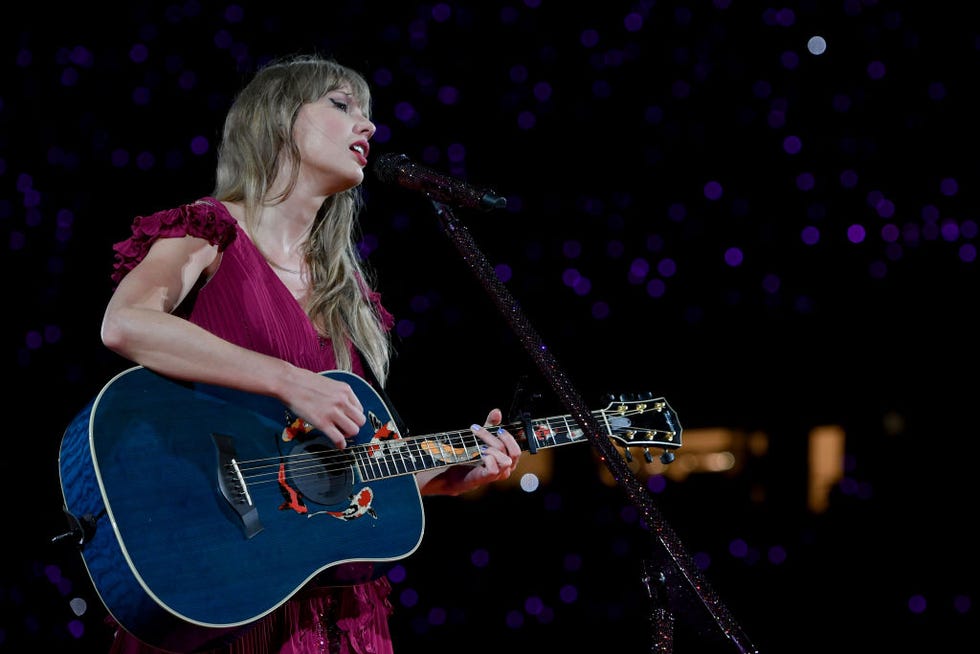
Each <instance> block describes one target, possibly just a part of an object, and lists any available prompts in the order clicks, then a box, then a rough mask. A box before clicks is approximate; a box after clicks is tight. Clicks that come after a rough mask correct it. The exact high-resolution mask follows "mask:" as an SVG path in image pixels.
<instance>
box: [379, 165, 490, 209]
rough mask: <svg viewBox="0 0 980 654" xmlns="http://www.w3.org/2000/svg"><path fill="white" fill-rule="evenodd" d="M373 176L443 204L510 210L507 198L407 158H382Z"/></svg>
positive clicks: (468, 207) (469, 207)
mask: <svg viewBox="0 0 980 654" xmlns="http://www.w3.org/2000/svg"><path fill="white" fill-rule="evenodd" d="M374 174H375V175H377V177H378V179H380V180H381V181H382V182H385V183H386V184H397V185H398V186H401V187H403V188H407V189H410V190H412V191H421V192H422V193H423V194H424V195H426V196H427V197H428V198H430V199H432V200H435V201H436V202H442V203H443V204H453V205H456V206H458V207H464V208H467V209H481V210H483V211H489V210H491V209H503V208H504V207H506V206H507V198H504V197H501V196H499V195H497V194H496V193H494V192H493V191H490V190H488V189H478V188H475V187H473V186H470V185H469V184H467V183H466V182H464V181H463V180H460V179H456V178H455V177H450V176H448V175H443V174H442V173H437V172H436V171H434V170H430V169H428V168H425V167H423V166H420V165H418V164H417V163H414V162H413V161H412V160H411V159H409V158H408V157H407V156H406V155H404V154H383V155H381V156H380V157H379V158H378V159H377V161H375V162H374Z"/></svg>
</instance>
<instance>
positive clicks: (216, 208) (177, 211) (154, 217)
mask: <svg viewBox="0 0 980 654" xmlns="http://www.w3.org/2000/svg"><path fill="white" fill-rule="evenodd" d="M235 226H236V223H235V219H234V218H233V217H232V216H231V214H229V213H228V211H227V210H226V209H225V207H224V205H223V204H221V203H220V202H219V201H218V200H216V199H214V198H211V197H207V198H202V199H200V200H198V201H196V202H192V203H189V204H184V205H181V206H179V207H175V208H173V209H165V210H163V211H158V212H157V213H154V214H150V215H148V216H137V217H136V218H135V219H134V220H133V224H132V235H131V236H130V237H129V238H128V239H126V240H124V241H119V242H118V243H116V244H114V245H113V246H112V249H113V251H114V252H115V263H114V264H113V271H112V281H113V283H114V284H118V283H119V282H120V281H122V278H123V277H125V276H126V274H127V273H129V271H130V270H132V269H133V268H135V267H136V265H137V264H138V263H139V262H140V261H142V260H143V257H145V256H146V253H147V252H148V251H149V250H150V246H151V245H153V243H154V242H155V241H156V240H157V239H158V238H180V237H182V236H196V237H198V238H203V239H206V240H207V241H208V242H209V243H211V244H212V245H217V246H218V251H219V252H223V251H224V250H225V248H227V247H228V245H229V244H231V242H232V241H234V240H235V236H236V234H237V232H236V228H235Z"/></svg>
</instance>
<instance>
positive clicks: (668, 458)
mask: <svg viewBox="0 0 980 654" xmlns="http://www.w3.org/2000/svg"><path fill="white" fill-rule="evenodd" d="M673 461H674V453H673V452H671V451H669V450H664V453H663V454H661V455H660V463H662V464H664V465H667V464H668V463H672V462H673Z"/></svg>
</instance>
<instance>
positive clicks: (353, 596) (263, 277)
mask: <svg viewBox="0 0 980 654" xmlns="http://www.w3.org/2000/svg"><path fill="white" fill-rule="evenodd" d="M188 234H190V235H192V236H197V237H200V238H204V239H207V240H208V241H209V242H211V243H212V244H215V245H217V246H218V249H219V251H220V252H222V258H221V264H220V266H219V267H218V271H217V272H216V273H215V274H214V276H213V277H212V278H211V279H210V280H209V281H208V282H207V284H205V285H204V286H203V287H202V288H201V289H200V290H199V292H198V293H197V296H196V297H194V298H188V299H187V300H185V302H184V303H182V305H181V306H180V307H179V308H178V310H177V313H178V314H179V315H181V316H182V317H185V318H187V319H188V320H190V321H191V322H193V323H195V324H197V325H200V326H201V327H203V328H205V329H207V330H208V331H210V332H212V333H214V334H217V335H218V336H221V337H222V338H224V339H227V340H229V341H231V342H233V343H237V344H238V345H241V346H243V347H246V348H249V349H251V350H255V351H257V352H262V353H264V354H269V355H272V356H275V357H279V358H281V359H284V360H286V361H289V362H290V363H292V364H294V365H296V366H301V367H303V368H307V369H309V370H313V371H316V372H322V371H325V370H333V369H335V368H336V367H337V366H336V362H335V361H334V356H333V348H332V346H331V344H330V342H329V341H328V340H326V339H324V338H322V337H321V336H320V335H319V334H318V333H317V331H316V329H315V328H314V327H313V324H312V322H311V321H310V319H309V317H308V316H307V315H306V312H305V311H304V310H303V308H302V307H301V306H300V305H299V303H298V302H297V301H296V299H295V298H294V297H293V296H292V294H291V293H290V292H289V290H288V289H287V288H286V287H285V285H283V283H282V282H281V281H280V280H279V278H278V277H277V276H276V274H275V273H274V272H273V270H272V268H271V267H270V266H269V264H268V263H266V261H265V259H264V258H263V257H262V254H261V253H260V252H259V250H258V249H257V248H256V247H255V245H254V244H253V243H252V241H251V240H250V239H249V237H248V235H247V234H246V233H245V232H244V231H243V230H242V229H241V228H240V227H239V226H238V223H237V222H236V221H235V219H234V218H233V217H232V216H231V214H229V213H228V211H227V210H226V209H225V207H224V205H223V204H221V202H219V201H218V200H216V199H214V198H211V197H205V198H202V199H201V200H198V201H197V202H194V203H191V204H186V205H183V206H180V207H176V208H174V209H168V210H165V211H160V212H158V213H155V214H153V215H150V216H140V217H137V218H136V219H135V220H134V221H133V225H132V236H131V237H130V238H129V239H127V240H125V241H121V242H119V243H116V244H115V245H114V246H113V249H114V250H115V252H116V261H115V265H114V271H113V274H112V279H113V281H114V282H116V283H118V282H119V281H120V280H121V279H122V278H123V277H124V276H125V275H126V273H128V272H129V271H130V270H132V269H133V268H134V267H135V266H136V264H138V263H139V262H140V261H141V260H142V258H143V257H144V256H145V255H146V253H147V251H148V250H149V248H150V246H151V245H152V244H153V242H154V241H155V240H156V239H158V238H176V237H182V236H185V235H188ZM370 298H371V300H372V301H373V302H375V303H376V304H377V305H378V308H379V309H380V311H381V315H382V316H383V317H384V319H385V321H386V325H385V326H386V328H388V329H390V328H391V323H392V321H391V316H390V314H388V313H387V312H386V311H385V310H384V309H383V307H381V304H380V298H379V297H378V295H377V294H371V296H370ZM185 305H186V306H185ZM350 347H351V349H352V356H353V366H352V367H353V370H352V372H354V373H356V374H358V375H362V376H363V374H364V369H363V364H362V362H361V360H360V358H359V357H358V356H357V354H356V352H355V351H353V346H350ZM390 591H391V585H390V583H389V582H388V579H387V578H386V577H380V578H378V579H375V580H373V581H369V582H365V583H361V584H355V585H348V586H316V585H314V584H312V583H311V584H310V585H308V586H307V587H305V588H303V589H301V590H300V591H299V592H298V593H296V594H295V595H294V596H293V597H292V598H290V599H289V600H288V601H286V602H285V603H283V604H282V605H281V606H279V607H278V608H276V609H275V610H274V611H272V612H271V613H269V614H268V615H266V616H264V617H263V618H261V619H259V620H257V621H256V623H255V624H254V625H253V626H252V627H251V628H250V629H248V630H247V631H246V632H244V634H243V635H242V636H241V637H240V638H239V639H238V640H236V641H235V642H234V643H232V644H231V645H229V646H227V647H223V648H222V649H220V650H215V651H216V652H222V653H228V654H246V653H247V654H265V653H268V654H306V653H321V652H329V653H330V654H355V653H356V654H386V653H390V652H391V651H392V643H391V635H390V631H389V627H388V616H389V615H390V614H391V611H392V606H391V603H390V601H389V598H388V596H389V594H390ZM107 620H108V621H109V622H110V623H111V624H114V622H113V621H112V618H111V616H109V617H108V618H107ZM156 652H160V650H157V649H154V648H152V647H149V646H147V645H146V644H144V643H142V642H140V641H139V640H137V639H136V638H135V637H133V636H132V635H130V634H129V633H128V632H126V631H125V630H124V629H121V628H117V633H116V637H115V639H114V641H113V643H112V646H111V649H110V653H111V654H153V653H156Z"/></svg>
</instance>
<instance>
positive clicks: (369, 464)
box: [350, 399, 681, 481]
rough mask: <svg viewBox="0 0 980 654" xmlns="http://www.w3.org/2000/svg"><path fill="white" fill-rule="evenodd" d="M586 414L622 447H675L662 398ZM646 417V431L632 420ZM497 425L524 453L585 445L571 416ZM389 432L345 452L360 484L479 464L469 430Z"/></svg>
mask: <svg viewBox="0 0 980 654" xmlns="http://www.w3.org/2000/svg"><path fill="white" fill-rule="evenodd" d="M591 415H592V417H593V418H594V419H595V422H596V424H597V425H598V426H599V427H600V428H601V429H603V430H604V431H605V432H606V435H608V436H610V437H611V438H614V439H615V440H617V441H619V442H620V443H621V444H622V445H624V446H626V447H643V448H649V447H662V448H665V449H676V448H677V447H680V435H681V432H680V425H679V424H677V422H676V419H674V417H673V415H672V412H671V411H670V408H669V406H667V403H666V402H665V401H664V400H663V399H657V400H645V401H642V402H619V403H615V402H614V403H612V404H610V405H609V407H607V408H606V409H603V410H599V411H593V412H592V414H591ZM650 416H655V417H656V418H657V420H658V422H659V424H658V425H656V426H652V427H651V426H644V425H643V424H642V422H643V420H639V421H638V418H641V419H643V418H646V419H648V418H649V417H650ZM638 423H639V424H638ZM500 426H501V427H502V428H504V429H506V430H507V431H509V432H510V433H511V435H513V436H514V438H515V439H516V440H517V443H518V445H520V448H521V450H522V451H524V452H527V451H531V452H536V451H537V450H542V449H547V448H552V447H558V446H560V445H568V444H570V443H581V442H585V441H586V440H587V439H586V437H585V430H584V429H582V427H581V425H580V424H579V423H578V422H577V421H576V420H575V419H574V418H573V417H572V416H571V415H561V416H553V417H550V418H534V419H528V420H527V421H518V422H511V423H505V424H502V425H500ZM391 433H392V435H393V437H391V438H385V439H376V440H372V441H371V442H368V443H364V444H362V445H357V446H354V447H352V448H350V449H351V450H352V452H351V453H352V454H353V457H354V461H355V462H356V466H357V468H358V472H359V473H360V476H361V478H362V479H363V480H365V481H372V480H377V479H386V478H389V477H395V476H399V475H405V474H412V473H415V472H421V471H424V470H432V469H436V468H444V467H447V466H452V465H457V464H460V463H472V464H475V463H479V462H480V461H481V460H482V459H483V451H484V448H485V444H484V443H483V441H482V440H481V439H480V438H479V436H477V435H476V434H474V433H473V432H472V431H471V430H469V429H465V430H458V431H448V432H439V433H434V434H426V435H422V436H411V437H407V438H402V437H399V436H398V435H397V432H394V431H392V432H391Z"/></svg>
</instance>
